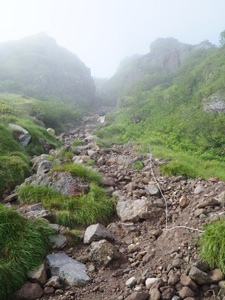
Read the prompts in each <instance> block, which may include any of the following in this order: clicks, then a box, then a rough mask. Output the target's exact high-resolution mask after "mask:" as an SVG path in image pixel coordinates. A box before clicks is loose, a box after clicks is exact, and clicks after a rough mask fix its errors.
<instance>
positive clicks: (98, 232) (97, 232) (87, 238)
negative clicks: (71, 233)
mask: <svg viewBox="0 0 225 300" xmlns="http://www.w3.org/2000/svg"><path fill="white" fill-rule="evenodd" d="M102 239H106V240H109V241H110V240H111V241H112V240H113V236H112V234H111V232H110V231H109V230H108V229H106V228H105V227H104V226H103V225H101V224H93V225H90V226H89V227H88V228H87V229H86V231H85V233H84V244H90V243H91V242H94V241H99V240H102Z"/></svg>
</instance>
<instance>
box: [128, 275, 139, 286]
mask: <svg viewBox="0 0 225 300" xmlns="http://www.w3.org/2000/svg"><path fill="white" fill-rule="evenodd" d="M136 283H137V279H136V278H135V277H131V278H129V279H128V280H127V281H126V286H127V287H129V288H132V287H134V286H135V284H136Z"/></svg>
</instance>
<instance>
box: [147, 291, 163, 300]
mask: <svg viewBox="0 0 225 300" xmlns="http://www.w3.org/2000/svg"><path fill="white" fill-rule="evenodd" d="M149 294H150V299H151V300H159V299H160V297H161V293H160V291H159V290H158V289H157V288H152V289H151V290H150V292H149Z"/></svg>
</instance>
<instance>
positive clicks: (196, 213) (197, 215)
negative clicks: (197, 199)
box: [194, 208, 207, 217]
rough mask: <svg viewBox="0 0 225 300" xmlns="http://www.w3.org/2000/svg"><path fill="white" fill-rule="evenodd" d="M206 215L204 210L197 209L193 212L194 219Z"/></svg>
mask: <svg viewBox="0 0 225 300" xmlns="http://www.w3.org/2000/svg"><path fill="white" fill-rule="evenodd" d="M202 214H203V215H206V214H207V210H206V209H205V208H199V209H196V211H195V212H194V215H195V216H196V217H199V216H200V215H202Z"/></svg>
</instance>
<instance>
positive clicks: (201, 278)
mask: <svg viewBox="0 0 225 300" xmlns="http://www.w3.org/2000/svg"><path fill="white" fill-rule="evenodd" d="M189 277H190V278H191V279H192V280H194V281H195V282H196V283H197V284H199V285H203V284H209V283H211V282H212V280H211V278H210V277H209V275H208V274H207V273H205V272H202V271H201V270H199V269H198V268H196V267H194V266H193V267H192V268H191V270H190V272H189Z"/></svg>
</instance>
